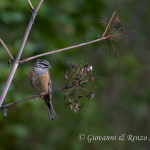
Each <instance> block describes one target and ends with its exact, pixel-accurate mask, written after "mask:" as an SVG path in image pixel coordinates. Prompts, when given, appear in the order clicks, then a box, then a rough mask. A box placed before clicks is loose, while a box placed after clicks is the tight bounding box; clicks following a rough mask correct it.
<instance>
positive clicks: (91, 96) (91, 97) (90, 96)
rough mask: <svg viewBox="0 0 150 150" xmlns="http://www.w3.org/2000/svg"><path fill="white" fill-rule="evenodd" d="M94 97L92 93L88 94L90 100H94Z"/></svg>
mask: <svg viewBox="0 0 150 150" xmlns="http://www.w3.org/2000/svg"><path fill="white" fill-rule="evenodd" d="M94 96H95V94H94V93H93V92H90V95H89V96H88V97H89V99H90V100H91V99H93V98H94Z"/></svg>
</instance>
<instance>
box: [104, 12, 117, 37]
mask: <svg viewBox="0 0 150 150" xmlns="http://www.w3.org/2000/svg"><path fill="white" fill-rule="evenodd" d="M115 13H116V11H114V13H113V15H112V17H111V19H110V21H109V23H108V25H107V27H106V29H105V32H104V33H103V37H104V36H105V34H106V32H107V30H108V28H109V27H110V24H111V22H112V20H113V18H114V16H115Z"/></svg>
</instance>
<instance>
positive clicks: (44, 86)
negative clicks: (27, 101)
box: [28, 59, 56, 120]
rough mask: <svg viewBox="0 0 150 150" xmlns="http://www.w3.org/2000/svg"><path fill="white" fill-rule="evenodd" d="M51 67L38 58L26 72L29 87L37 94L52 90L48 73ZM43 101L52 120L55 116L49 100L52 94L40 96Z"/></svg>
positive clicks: (45, 61)
mask: <svg viewBox="0 0 150 150" xmlns="http://www.w3.org/2000/svg"><path fill="white" fill-rule="evenodd" d="M50 68H51V66H50V64H49V62H48V61H47V60H40V59H38V60H37V62H36V63H35V65H34V67H33V68H32V69H31V70H30V71H29V73H28V79H29V82H30V85H31V87H32V88H33V89H34V90H35V91H36V92H37V94H41V93H48V92H52V82H51V78H50V74H49V72H48V71H49V69H50ZM42 99H43V100H44V101H45V103H46V106H47V109H48V114H49V118H50V119H51V120H54V119H55V118H56V114H55V111H54V109H53V105H52V102H51V99H52V94H49V95H45V96H43V97H42Z"/></svg>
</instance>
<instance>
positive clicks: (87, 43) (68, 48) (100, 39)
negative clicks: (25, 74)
mask: <svg viewBox="0 0 150 150" xmlns="http://www.w3.org/2000/svg"><path fill="white" fill-rule="evenodd" d="M108 38H110V35H108V36H106V37H101V38H98V39H96V40H93V41H89V42H86V43H81V44H77V45H73V46H69V47H66V48H62V49H58V50H54V51H51V52H46V53H42V54H39V55H35V56H32V57H29V58H26V59H24V60H21V61H20V63H21V64H22V63H24V62H27V61H30V60H32V59H35V58H38V57H42V56H45V55H50V54H54V53H58V52H62V51H66V50H70V49H73V48H77V47H82V46H85V45H89V44H92V43H96V42H99V41H102V40H105V39H108Z"/></svg>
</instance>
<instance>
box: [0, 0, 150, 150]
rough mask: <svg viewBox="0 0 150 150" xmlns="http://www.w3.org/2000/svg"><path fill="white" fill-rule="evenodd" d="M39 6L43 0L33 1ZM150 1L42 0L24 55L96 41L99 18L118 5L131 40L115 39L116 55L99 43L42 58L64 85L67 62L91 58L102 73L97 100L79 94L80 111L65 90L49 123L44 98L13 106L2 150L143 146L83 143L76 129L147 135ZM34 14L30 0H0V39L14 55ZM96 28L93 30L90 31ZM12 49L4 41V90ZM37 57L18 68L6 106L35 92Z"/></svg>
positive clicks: (0, 120) (1, 134) (1, 135)
mask: <svg viewBox="0 0 150 150" xmlns="http://www.w3.org/2000/svg"><path fill="white" fill-rule="evenodd" d="M31 2H32V3H33V5H34V6H35V5H36V3H37V2H38V0H31ZM149 5H150V1H148V0H146V1H144V3H143V2H142V1H104V0H102V1H100V0H94V1H90V0H86V1H85V0H82V1H81V0H64V1H62V0H58V1H49V0H45V1H44V3H43V4H42V6H41V7H40V9H39V12H38V14H37V16H36V19H35V22H34V25H33V27H32V29H31V32H30V35H29V38H28V40H27V43H26V46H25V48H24V51H23V54H22V57H21V58H22V59H24V58H27V57H30V56H33V55H36V54H40V53H44V52H47V51H51V50H56V49H59V48H63V47H67V46H71V45H75V44H79V43H82V42H86V41H90V40H93V39H96V38H97V36H98V35H99V36H101V35H102V33H103V31H104V30H103V27H102V25H101V24H100V20H101V18H102V16H104V15H105V16H106V17H107V18H110V16H111V15H112V13H113V11H114V10H117V12H118V15H119V16H120V18H122V19H123V20H124V22H127V23H128V24H129V30H130V31H133V30H134V29H136V28H137V31H136V32H131V33H130V34H129V38H128V42H127V43H126V42H116V43H115V42H114V43H115V47H116V50H117V52H118V53H119V57H118V58H115V57H114V56H113V55H112V56H110V55H109V45H107V43H106V42H103V41H101V42H99V43H95V44H91V45H88V46H84V47H81V48H77V49H73V50H70V51H66V52H61V53H56V54H53V55H48V56H45V57H42V58H43V59H47V60H48V61H49V62H50V64H51V66H52V69H51V70H50V73H51V77H52V82H53V89H58V88H61V87H63V86H64V84H65V80H64V76H63V74H64V72H65V71H66V70H68V69H69V67H68V63H69V62H75V63H76V64H79V63H80V62H81V63H82V64H86V63H88V64H89V65H92V66H93V72H95V75H96V77H97V81H96V84H95V89H94V90H95V93H96V96H95V98H94V100H91V101H89V100H88V99H86V98H83V99H82V103H83V104H84V106H83V108H81V109H80V110H79V112H78V113H75V112H73V111H71V110H70V108H69V106H68V105H67V103H68V102H67V101H65V100H63V94H64V92H59V93H56V94H54V95H53V106H54V108H55V111H56V114H57V118H56V120H54V121H50V120H49V118H48V114H47V110H46V106H45V104H44V102H43V101H42V100H40V98H38V100H30V101H27V102H24V103H20V104H17V105H13V106H11V107H9V108H8V118H5V117H4V116H3V111H1V112H0V127H1V131H0V150H7V149H15V150H20V149H21V150H26V149H28V150H33V149H36V150H41V149H44V150H51V149H73V150H76V149H93V150H94V149H95V150H97V149H103V150H109V149H111V150H112V149H121V150H126V149H132V150H133V149H135V150H141V149H146V148H147V147H148V146H149V143H146V142H144V141H140V142H138V141H136V142H134V143H132V142H128V141H125V142H119V141H92V142H91V143H88V142H87V141H86V140H85V141H79V140H78V135H79V134H81V133H84V134H85V135H89V134H95V135H99V136H100V135H115V134H117V135H120V134H124V133H125V134H133V135H150V130H149V128H150V125H149V124H150V121H149V113H150V112H149V111H150V106H149V104H150V102H149V99H150V80H149V76H150V71H149V65H150V61H149V60H150V51H149V26H150V25H149V24H150V22H149V20H150V19H149V15H148V14H149V7H148V6H149ZM29 18H30V6H29V4H28V2H27V0H21V1H20V0H11V1H10V0H1V2H0V37H1V38H2V39H3V40H4V42H5V43H6V45H7V46H8V48H9V49H10V51H11V52H12V54H13V56H16V55H17V52H18V49H19V47H20V44H21V40H22V37H23V35H24V32H25V29H26V27H27V24H28V21H29ZM91 28H93V30H91ZM8 60H9V57H8V54H7V53H6V51H5V49H4V48H3V47H2V46H1V45H0V93H1V92H2V89H3V87H4V84H5V81H6V79H7V76H8V74H9V70H10V67H8V63H7V62H8ZM35 61H36V60H32V61H29V62H27V63H24V64H22V65H20V66H19V67H18V70H17V71H16V73H15V76H14V79H13V82H12V84H11V86H10V89H9V91H8V93H7V96H6V99H5V102H4V103H5V104H6V103H9V102H12V101H16V100H19V99H23V98H27V97H29V96H32V95H34V94H35V93H34V91H33V90H32V89H31V88H30V86H29V84H28V80H27V73H28V71H29V69H30V68H31V67H32V66H33V64H34V63H35Z"/></svg>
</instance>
